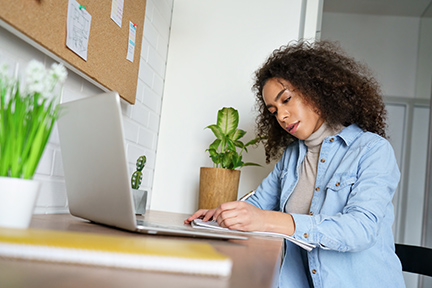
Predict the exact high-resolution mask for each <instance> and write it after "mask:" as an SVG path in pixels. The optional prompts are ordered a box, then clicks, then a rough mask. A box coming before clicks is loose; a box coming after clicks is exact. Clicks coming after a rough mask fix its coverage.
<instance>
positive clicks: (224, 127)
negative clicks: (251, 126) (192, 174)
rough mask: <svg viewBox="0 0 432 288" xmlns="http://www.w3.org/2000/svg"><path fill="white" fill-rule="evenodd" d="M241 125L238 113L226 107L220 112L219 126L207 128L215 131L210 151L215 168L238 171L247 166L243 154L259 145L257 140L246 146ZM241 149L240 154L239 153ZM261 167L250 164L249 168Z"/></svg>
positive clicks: (218, 116)
mask: <svg viewBox="0 0 432 288" xmlns="http://www.w3.org/2000/svg"><path fill="white" fill-rule="evenodd" d="M238 124H239V114H238V111H237V110H236V109H234V108H232V107H229V108H227V107H224V108H222V109H220V110H219V111H218V114H217V124H212V125H209V126H207V127H206V128H209V129H211V130H212V131H213V134H214V135H215V136H216V140H214V141H213V142H212V143H211V144H210V146H209V149H207V150H206V151H208V152H209V154H210V158H211V159H212V161H213V163H214V164H215V165H214V166H216V167H218V166H219V165H220V166H221V167H222V168H226V169H236V168H239V167H240V168H241V167H243V166H245V165H246V164H245V163H244V162H243V161H242V155H241V154H242V152H243V151H246V152H247V149H246V146H248V145H252V144H255V143H258V140H257V139H253V140H251V141H249V142H248V143H247V144H246V145H245V144H244V143H243V142H242V141H240V140H239V139H240V138H242V137H243V136H244V135H245V134H246V131H244V130H241V129H237V126H238ZM237 148H239V149H240V150H239V151H240V153H239V152H238V151H237ZM251 165H254V166H261V165H259V164H254V163H248V164H247V166H251Z"/></svg>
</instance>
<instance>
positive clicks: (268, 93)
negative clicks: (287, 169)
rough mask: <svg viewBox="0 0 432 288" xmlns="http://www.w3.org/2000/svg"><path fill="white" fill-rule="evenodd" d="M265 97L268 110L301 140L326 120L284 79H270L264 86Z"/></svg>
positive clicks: (286, 129)
mask: <svg viewBox="0 0 432 288" xmlns="http://www.w3.org/2000/svg"><path fill="white" fill-rule="evenodd" d="M263 97H264V102H265V104H266V107H267V109H268V111H269V112H270V113H271V114H273V115H274V117H276V119H277V121H278V123H279V124H280V125H281V126H282V128H283V129H284V130H285V131H287V132H288V133H289V134H291V135H293V136H294V137H296V138H298V139H300V140H305V139H307V138H308V137H309V136H310V135H311V134H312V133H314V132H315V131H316V130H318V128H319V127H321V124H322V123H323V122H324V119H322V118H321V116H320V115H319V114H318V113H317V112H316V109H314V107H312V106H311V105H309V104H307V103H306V102H305V100H304V99H303V97H302V95H301V94H300V93H299V92H297V91H296V90H295V88H294V87H293V86H292V85H291V83H289V82H288V81H286V80H284V79H280V78H271V79H269V80H268V81H267V82H266V84H265V85H264V87H263Z"/></svg>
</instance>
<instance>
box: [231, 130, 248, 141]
mask: <svg viewBox="0 0 432 288" xmlns="http://www.w3.org/2000/svg"><path fill="white" fill-rule="evenodd" d="M244 135H246V131H244V130H241V129H236V130H234V131H233V132H232V134H231V135H230V137H231V139H233V140H238V139H240V138H242V137H243V136H244Z"/></svg>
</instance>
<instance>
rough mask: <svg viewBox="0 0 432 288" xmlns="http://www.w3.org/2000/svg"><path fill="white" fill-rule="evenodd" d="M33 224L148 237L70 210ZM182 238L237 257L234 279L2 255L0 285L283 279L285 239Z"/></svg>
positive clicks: (236, 283)
mask: <svg viewBox="0 0 432 288" xmlns="http://www.w3.org/2000/svg"><path fill="white" fill-rule="evenodd" d="M188 216H189V215H186V214H179V213H168V212H160V211H147V213H146V215H145V219H149V220H157V221H158V222H166V223H179V224H180V223H183V220H184V219H186V218H187V217H188ZM31 228H40V229H52V230H67V231H80V232H91V233H100V234H110V235H122V236H126V237H163V238H166V237H169V238H170V239H172V238H173V237H170V236H147V235H141V234H136V233H131V232H127V231H122V230H117V229H112V228H109V227H105V226H101V225H97V224H93V223H90V222H88V221H86V220H82V219H80V218H76V217H73V216H71V215H70V214H51V215H34V216H33V218H32V222H31ZM175 239H178V241H206V242H208V243H210V244H211V245H212V246H213V247H215V249H217V250H218V251H220V252H222V253H224V254H225V255H228V256H229V257H231V259H232V260H233V269H232V275H231V277H230V278H228V279H221V278H215V277H204V276H191V275H182V274H170V273H157V272H148V271H135V270H124V269H115V268H103V267H95V266H84V265H72V264H58V263H47V262H32V261H23V260H10V259H0V287H5V288H6V287H14V288H28V287H32V288H33V287H34V288H39V287H40V288H51V287H56V288H57V287H62V288H68V287H80V288H85V287H103V288H115V287H121V288H125V287H132V288H136V287H152V288H153V287H157V288H159V287H162V288H163V287H167V288H178V287H180V288H181V287H185V288H194V287H197V288H202V287H205V288H224V287H227V288H228V287H230V288H242V287H245V288H255V287H256V288H265V287H272V284H273V282H274V280H275V279H276V280H277V273H278V269H279V265H280V259H281V253H282V247H283V244H282V243H283V241H282V240H281V239H276V238H264V237H260V236H254V237H250V238H249V239H248V240H229V241H226V240H209V239H197V238H183V237H175Z"/></svg>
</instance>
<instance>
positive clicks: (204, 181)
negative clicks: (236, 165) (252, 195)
mask: <svg viewBox="0 0 432 288" xmlns="http://www.w3.org/2000/svg"><path fill="white" fill-rule="evenodd" d="M239 182H240V170H230V169H223V168H209V167H201V170H200V185H199V201H198V209H212V208H216V207H218V206H219V205H220V204H222V203H224V202H230V201H235V200H237V193H238V187H239Z"/></svg>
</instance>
